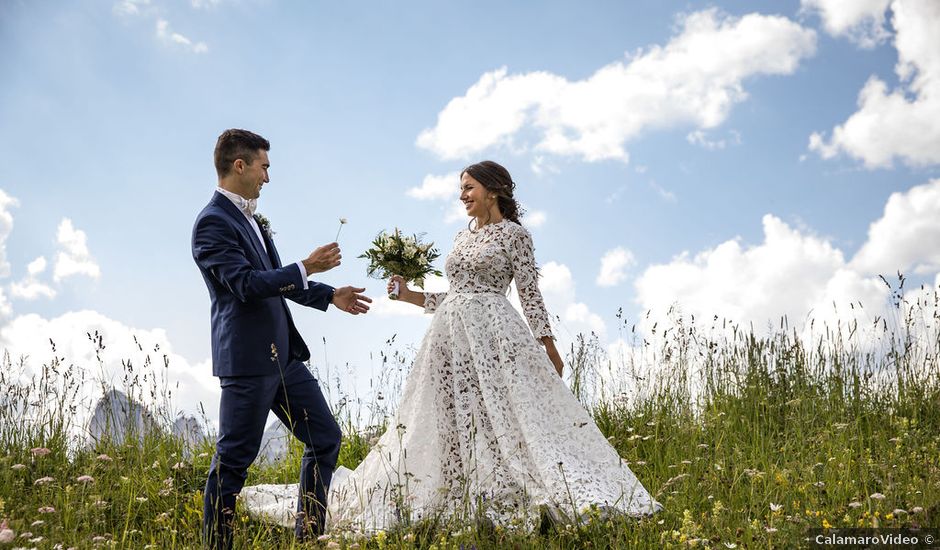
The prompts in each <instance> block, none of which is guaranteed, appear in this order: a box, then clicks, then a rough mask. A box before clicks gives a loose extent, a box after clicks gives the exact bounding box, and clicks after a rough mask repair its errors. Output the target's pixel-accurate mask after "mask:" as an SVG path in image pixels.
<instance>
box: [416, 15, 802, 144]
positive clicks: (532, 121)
mask: <svg viewBox="0 0 940 550" xmlns="http://www.w3.org/2000/svg"><path fill="white" fill-rule="evenodd" d="M678 24H679V27H680V32H679V33H678V34H677V35H676V36H674V37H673V38H672V39H671V40H670V41H669V43H668V44H666V45H665V46H651V47H649V48H647V49H646V50H645V51H644V50H641V51H638V52H636V54H634V55H632V56H630V57H629V59H628V60H627V61H626V62H624V61H615V62H613V63H611V64H609V65H607V66H605V67H602V68H600V69H598V70H597V71H596V72H595V73H594V74H593V75H591V76H590V77H588V78H587V79H585V80H581V81H569V80H567V79H566V78H564V77H561V76H558V75H554V74H551V73H547V72H532V73H526V74H509V73H508V70H507V69H506V68H505V67H504V68H501V69H498V70H495V71H492V72H488V73H485V74H484V75H483V76H481V77H480V79H479V80H478V81H477V83H476V84H474V85H473V86H471V87H470V88H469V89H468V90H467V92H466V94H464V95H463V96H461V97H456V98H454V99H452V100H451V101H450V102H449V103H448V104H447V106H446V107H445V108H444V109H443V110H442V111H441V112H440V113H438V118H437V124H436V125H435V126H434V127H433V128H429V129H425V130H424V131H422V132H421V133H420V135H419V136H418V138H417V145H418V146H419V147H422V148H424V149H428V150H430V151H433V152H434V153H436V154H438V155H439V156H441V157H443V158H461V157H467V156H470V155H474V154H478V153H479V152H481V151H483V150H484V149H486V148H488V147H491V146H494V145H503V146H512V145H513V140H514V138H515V137H516V135H517V134H519V133H520V132H521V131H522V130H523V128H525V127H526V126H531V127H533V128H534V129H535V130H536V131H537V133H538V134H540V140H539V141H538V143H537V144H536V145H535V149H536V150H538V151H541V152H547V153H553V154H557V155H573V156H579V157H581V158H583V159H584V160H587V161H596V160H602V159H620V160H623V161H626V160H627V159H628V154H627V151H626V150H625V149H624V144H625V143H626V142H627V141H629V140H630V139H633V138H635V137H637V136H639V135H640V134H641V133H643V132H645V131H649V130H653V129H656V128H665V127H675V126H692V127H693V128H698V129H708V128H714V127H716V126H718V125H719V124H721V123H722V122H724V120H725V119H726V118H727V116H728V114H729V112H730V110H731V108H732V106H734V105H735V104H736V103H740V102H741V101H744V100H745V99H746V98H747V93H746V92H745V90H744V86H743V84H744V81H745V80H746V79H748V78H750V77H753V76H756V75H761V74H790V73H792V72H793V71H795V70H796V68H797V66H798V65H799V62H800V61H801V59H803V58H805V57H807V56H810V55H812V54H813V53H814V52H815V48H816V34H815V32H814V31H812V30H811V29H806V28H803V27H801V26H800V25H798V24H797V23H794V22H793V21H791V20H789V19H787V18H785V17H779V16H765V15H760V14H749V15H745V16H743V17H732V16H727V15H724V14H722V13H720V12H719V11H718V10H716V9H709V10H705V11H701V12H696V13H692V14H687V15H684V16H683V17H682V18H681V19H680V20H679V21H678Z"/></svg>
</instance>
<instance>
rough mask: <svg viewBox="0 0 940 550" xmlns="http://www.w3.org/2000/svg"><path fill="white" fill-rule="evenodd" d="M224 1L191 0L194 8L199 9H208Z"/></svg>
mask: <svg viewBox="0 0 940 550" xmlns="http://www.w3.org/2000/svg"><path fill="white" fill-rule="evenodd" d="M221 3H222V0H190V4H192V6H193V8H195V9H197V10H207V9H211V8H214V7H216V6H218V5H219V4H221Z"/></svg>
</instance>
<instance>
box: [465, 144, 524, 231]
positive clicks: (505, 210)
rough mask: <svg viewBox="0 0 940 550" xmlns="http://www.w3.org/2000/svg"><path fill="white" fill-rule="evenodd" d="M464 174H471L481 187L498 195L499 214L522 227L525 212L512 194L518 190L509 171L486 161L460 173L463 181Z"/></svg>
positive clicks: (468, 167)
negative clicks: (521, 221) (521, 219)
mask: <svg viewBox="0 0 940 550" xmlns="http://www.w3.org/2000/svg"><path fill="white" fill-rule="evenodd" d="M464 174H470V177H471V178H473V179H475V180H477V181H478V182H480V185H482V186H483V187H485V188H486V190H487V191H489V192H490V194H492V195H496V201H497V206H499V212H500V214H502V215H503V217H504V218H506V219H507V220H509V221H511V222H515V223H517V224H519V225H522V223H520V222H519V216H521V215H522V213H523V211H522V209H521V208H520V207H519V203H518V202H516V199H515V198H513V196H512V192H513V191H514V190H515V189H516V183H515V182H514V181H512V176H510V175H509V170H506V169H505V168H503V167H502V166H500V165H499V164H497V163H495V162H493V161H491V160H484V161H481V162H478V163H476V164H471V165H470V166H467V167H466V168H464V169H463V171H461V172H460V178H461V179H463V175H464ZM471 221H472V220H471Z"/></svg>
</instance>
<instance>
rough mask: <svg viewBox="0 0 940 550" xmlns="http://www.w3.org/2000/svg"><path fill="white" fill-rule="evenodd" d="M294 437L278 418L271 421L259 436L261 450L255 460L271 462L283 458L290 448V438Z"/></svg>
mask: <svg viewBox="0 0 940 550" xmlns="http://www.w3.org/2000/svg"><path fill="white" fill-rule="evenodd" d="M292 437H294V435H293V434H292V433H290V431H289V430H288V429H287V426H285V425H284V423H283V422H281V421H280V420H276V419H275V420H274V422H271V423H270V424H269V425H268V427H267V429H265V430H264V435H262V436H261V450H260V451H259V452H258V458H257V459H256V462H260V463H267V464H273V463H275V462H277V461H279V460H283V459H284V458H285V457H286V456H287V450H288V449H289V448H290V439H291V438H292Z"/></svg>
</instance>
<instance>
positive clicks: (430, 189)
mask: <svg viewBox="0 0 940 550" xmlns="http://www.w3.org/2000/svg"><path fill="white" fill-rule="evenodd" d="M406 193H407V195H408V196H409V197H411V198H414V199H418V200H451V199H453V200H456V199H457V197H458V196H459V195H460V173H459V172H451V173H450V174H445V175H443V176H435V175H434V174H428V175H427V176H424V180H422V182H421V186H420V187H412V188H410V189H408V191H407V192H406Z"/></svg>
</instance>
